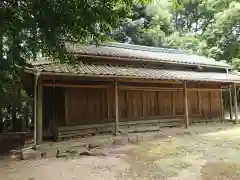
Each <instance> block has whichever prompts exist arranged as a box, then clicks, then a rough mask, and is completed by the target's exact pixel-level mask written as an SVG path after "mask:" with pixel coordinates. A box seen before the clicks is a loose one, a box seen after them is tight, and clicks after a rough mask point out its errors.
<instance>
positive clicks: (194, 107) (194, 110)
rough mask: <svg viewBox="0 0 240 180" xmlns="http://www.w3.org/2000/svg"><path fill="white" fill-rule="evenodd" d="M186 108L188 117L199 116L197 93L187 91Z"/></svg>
mask: <svg viewBox="0 0 240 180" xmlns="http://www.w3.org/2000/svg"><path fill="white" fill-rule="evenodd" d="M188 107H189V108H188V109H189V115H190V116H191V115H197V114H200V112H199V107H198V94H197V91H188Z"/></svg>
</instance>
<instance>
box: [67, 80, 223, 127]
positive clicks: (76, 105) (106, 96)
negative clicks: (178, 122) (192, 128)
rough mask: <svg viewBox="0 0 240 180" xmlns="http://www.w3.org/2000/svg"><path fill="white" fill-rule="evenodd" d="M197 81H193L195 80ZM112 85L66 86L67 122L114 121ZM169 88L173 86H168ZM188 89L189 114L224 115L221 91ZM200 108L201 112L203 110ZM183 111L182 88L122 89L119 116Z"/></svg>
mask: <svg viewBox="0 0 240 180" xmlns="http://www.w3.org/2000/svg"><path fill="white" fill-rule="evenodd" d="M193 85H194V84H193ZM113 90H114V89H113V88H108V89H106V88H92V89H91V88H66V91H65V92H66V93H67V97H68V98H67V102H66V103H67V104H68V106H69V107H68V116H69V118H68V119H69V121H68V122H67V124H68V125H85V124H100V123H104V122H114V118H115V100H114V91H113ZM169 90H170V89H169ZM199 94H200V96H199V97H200V99H201V103H200V104H201V108H200V109H199V101H198V100H199V99H198V93H197V91H192V90H190V91H188V102H189V115H190V120H191V116H192V117H194V118H195V117H199V118H200V117H201V116H202V118H203V119H208V118H212V117H218V116H220V115H221V92H220V91H216V90H214V91H211V92H210V91H206V90H204V91H200V92H199ZM200 112H201V113H200ZM183 115H184V96H183V90H176V89H175V90H173V91H163V90H154V91H151V90H147V89H141V88H138V89H124V88H121V89H120V90H119V116H120V120H121V121H132V120H140V119H149V120H150V119H151V118H166V117H170V118H171V117H172V118H175V117H179V116H183Z"/></svg>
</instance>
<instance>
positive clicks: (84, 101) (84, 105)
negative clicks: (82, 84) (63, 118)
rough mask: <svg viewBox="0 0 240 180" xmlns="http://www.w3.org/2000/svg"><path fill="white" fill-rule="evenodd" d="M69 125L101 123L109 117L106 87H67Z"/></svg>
mask: <svg viewBox="0 0 240 180" xmlns="http://www.w3.org/2000/svg"><path fill="white" fill-rule="evenodd" d="M65 92H66V93H68V95H67V97H68V99H67V101H68V116H69V117H68V122H67V125H86V124H99V123H103V122H104V121H105V120H106V119H107V114H108V111H107V103H106V99H107V98H106V89H103V88H102V89H91V88H67V89H66V91H65Z"/></svg>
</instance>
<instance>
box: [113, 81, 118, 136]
mask: <svg viewBox="0 0 240 180" xmlns="http://www.w3.org/2000/svg"><path fill="white" fill-rule="evenodd" d="M114 92H115V129H114V133H115V135H118V133H119V105H118V104H119V103H118V83H117V82H115V83H114Z"/></svg>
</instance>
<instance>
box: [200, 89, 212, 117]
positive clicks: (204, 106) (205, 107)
mask: <svg viewBox="0 0 240 180" xmlns="http://www.w3.org/2000/svg"><path fill="white" fill-rule="evenodd" d="M200 95H201V114H202V117H203V118H206V119H207V118H208V117H209V112H210V101H209V91H200Z"/></svg>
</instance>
